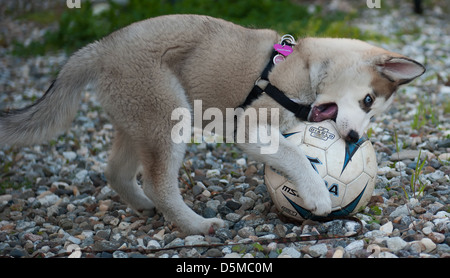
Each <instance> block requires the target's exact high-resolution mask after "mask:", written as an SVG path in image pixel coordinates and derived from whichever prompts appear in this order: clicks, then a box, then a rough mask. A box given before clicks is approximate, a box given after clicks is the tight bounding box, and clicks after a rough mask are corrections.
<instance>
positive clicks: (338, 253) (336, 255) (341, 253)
mask: <svg viewBox="0 0 450 278" xmlns="http://www.w3.org/2000/svg"><path fill="white" fill-rule="evenodd" d="M343 257H344V248H343V247H342V246H338V247H337V248H336V251H334V254H333V258H343Z"/></svg>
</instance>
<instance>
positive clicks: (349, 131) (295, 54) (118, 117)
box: [0, 15, 425, 234]
mask: <svg viewBox="0 0 450 278" xmlns="http://www.w3.org/2000/svg"><path fill="white" fill-rule="evenodd" d="M280 43H283V40H282V39H281V36H280V35H279V34H277V33H276V32H275V31H273V30H255V29H248V28H244V27H241V26H238V25H235V24H233V23H230V22H227V21H224V20H221V19H216V18H211V17H207V16H197V15H170V16H162V17H157V18H153V19H148V20H144V21H140V22H136V23H134V24H131V25H129V26H128V27H125V28H122V29H120V30H118V31H116V32H114V33H112V34H110V35H109V36H107V37H105V38H103V39H101V40H99V41H96V42H94V43H91V44H89V45H87V46H85V47H84V48H82V49H80V50H79V51H77V52H75V53H74V54H73V55H72V56H71V57H70V58H69V59H68V61H67V63H66V64H65V65H64V67H62V69H61V71H60V72H59V74H58V76H57V78H56V80H55V81H54V82H53V84H52V85H51V86H50V88H49V89H48V91H47V92H46V93H45V94H44V95H43V97H42V98H40V99H39V100H38V101H37V102H36V103H34V104H33V105H31V106H28V107H26V108H23V109H17V110H10V111H8V112H3V113H0V145H17V146H23V145H30V144H38V143H40V142H43V141H44V140H47V139H49V138H52V137H53V136H55V135H56V134H57V133H58V132H60V131H63V130H64V129H66V128H67V127H68V126H69V125H70V123H71V120H72V119H73V118H74V117H75V114H76V112H77V107H78V105H79V104H80V99H81V93H82V92H83V89H84V88H85V86H86V85H87V84H88V83H90V84H92V85H93V86H94V88H95V90H96V92H97V96H98V100H99V101H100V103H101V105H102V107H103V109H104V111H105V112H106V113H107V114H108V116H109V118H110V121H111V122H112V123H113V124H114V127H115V132H116V134H115V138H114V143H113V146H112V152H111V155H110V157H109V163H108V167H107V170H106V177H107V179H108V182H109V184H110V186H111V187H112V188H113V189H114V190H115V191H116V192H117V193H118V194H119V195H120V196H121V198H122V199H123V200H124V201H125V202H126V203H128V204H129V205H130V206H131V207H132V208H133V209H135V210H136V211H138V212H144V211H148V210H153V209H154V208H155V207H156V208H157V209H159V210H160V211H162V212H163V213H164V215H165V217H166V218H167V219H168V220H170V221H172V222H174V223H175V224H176V225H178V226H179V227H180V228H181V230H182V231H184V232H185V233H187V234H198V233H201V234H208V233H212V232H214V229H217V228H219V227H223V226H224V221H223V220H221V219H218V218H209V219H205V218H203V217H201V216H199V215H197V214H196V213H195V212H194V211H192V209H191V208H189V207H188V206H187V205H186V204H185V203H184V201H183V199H182V196H181V194H180V191H179V188H178V181H177V175H178V171H179V168H180V166H181V163H182V161H183V158H184V154H185V150H186V146H185V144H183V143H175V142H174V141H173V140H172V138H171V130H172V128H173V127H174V125H176V124H177V121H174V120H173V119H172V118H171V117H172V112H173V111H174V110H175V109H177V108H186V109H189V111H192V109H193V103H194V101H195V100H201V101H202V109H203V111H205V110H206V109H208V108H217V109H219V111H222V112H223V113H224V114H225V113H226V109H227V108H236V107H239V106H242V104H243V103H244V102H245V101H246V99H247V97H248V95H249V92H250V91H252V89H253V88H254V87H255V81H257V80H258V79H259V78H260V77H261V74H262V72H263V70H264V69H265V68H267V67H266V65H269V64H271V67H269V69H270V71H269V72H268V73H267V77H266V80H263V81H265V82H257V85H258V86H259V87H261V88H262V89H261V90H263V91H264V90H266V89H265V88H267V87H266V86H271V88H275V89H276V90H277V91H278V92H281V94H282V95H283V96H285V98H287V99H288V100H289V101H291V102H294V103H296V104H301V105H304V106H306V107H310V109H309V110H308V113H307V114H306V116H305V117H303V118H302V117H300V119H299V118H298V117H296V114H295V113H293V112H292V111H291V110H289V109H286V108H285V105H283V104H281V103H280V102H279V101H277V100H275V99H274V98H273V97H271V96H269V95H268V94H265V93H262V94H260V95H259V96H258V97H256V98H255V99H253V100H252V101H251V102H250V103H249V104H248V105H246V106H245V107H244V108H245V109H250V108H252V109H259V108H277V109H279V110H278V111H279V120H278V122H277V123H276V124H277V127H278V129H279V131H278V137H279V138H278V140H279V146H278V150H277V151H276V152H273V153H269V154H262V153H261V148H262V147H263V144H262V143H260V142H256V143H250V142H242V143H240V144H239V145H240V147H241V148H242V149H243V150H244V151H245V152H247V153H248V154H249V155H251V156H253V157H254V158H255V159H257V160H259V161H261V162H264V163H268V164H270V165H272V166H273V167H274V168H276V169H278V170H280V171H282V172H284V173H285V174H286V175H288V176H289V177H290V179H291V180H292V181H293V182H294V184H295V185H296V187H297V191H298V193H299V195H300V196H301V197H302V198H303V199H304V200H305V202H306V207H307V209H310V210H311V211H312V212H313V213H314V214H316V215H327V214H328V213H329V212H330V211H331V200H330V197H329V193H328V191H327V188H326V187H325V186H324V183H323V180H322V179H321V178H320V176H319V175H318V174H317V173H316V172H315V171H314V170H313V168H312V167H310V165H309V161H308V160H307V158H306V157H305V155H304V154H303V153H302V151H301V150H300V149H299V148H297V147H296V146H295V145H294V144H293V143H291V142H289V141H288V140H286V139H284V137H283V136H281V133H282V132H283V131H285V130H287V129H289V128H291V127H293V126H294V125H295V124H296V123H298V121H299V120H309V121H322V120H325V119H333V120H335V121H336V124H337V127H338V130H339V132H340V134H341V135H342V136H343V137H344V138H347V139H348V140H350V141H355V140H357V139H358V138H359V137H360V136H361V135H362V134H363V132H364V131H365V130H366V128H367V127H368V125H369V121H370V119H371V118H372V117H373V116H374V115H376V114H379V113H383V111H385V110H386V108H387V107H388V106H389V105H390V104H391V102H392V100H393V97H394V92H395V91H396V89H397V88H398V86H400V85H402V84H405V83H408V82H410V81H411V80H413V79H414V78H416V77H418V76H420V75H421V74H423V72H424V71H425V68H424V67H423V66H422V65H421V64H419V63H418V62H416V61H414V60H412V59H410V58H407V57H404V56H402V55H400V54H396V53H393V52H390V51H387V50H384V49H381V48H378V47H375V46H372V45H370V44H367V43H365V42H362V41H358V40H353V39H329V38H304V39H300V40H299V41H298V42H294V41H293V40H290V41H288V43H289V45H290V46H291V48H292V51H290V52H289V53H288V54H289V55H288V54H285V53H281V52H282V50H279V53H278V54H284V55H282V56H283V57H281V58H282V59H281V60H277V61H276V62H274V63H272V58H273V55H272V54H273V52H274V45H276V44H280ZM283 46H284V43H283ZM278 54H277V55H278ZM278 58H280V57H279V56H278ZM243 124H245V120H242V117H240V118H239V117H238V120H237V127H238V128H239V127H240V126H241V125H243ZM271 124H274V123H271V122H270V121H267V122H266V123H265V124H260V125H257V126H254V127H249V128H246V132H247V133H248V134H251V133H252V132H253V133H255V132H256V133H257V132H258V131H259V130H260V129H265V130H270V126H271ZM293 165H299V166H296V167H292V166H293ZM139 166H142V168H141V169H142V177H143V186H142V187H140V186H139V185H138V184H137V182H136V174H137V171H138V168H140V167H139ZM298 169H302V171H298Z"/></svg>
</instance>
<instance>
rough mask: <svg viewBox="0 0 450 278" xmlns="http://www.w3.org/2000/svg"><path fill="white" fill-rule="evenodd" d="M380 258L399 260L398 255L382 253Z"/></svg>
mask: <svg viewBox="0 0 450 278" xmlns="http://www.w3.org/2000/svg"><path fill="white" fill-rule="evenodd" d="M378 258H384V259H395V258H398V257H397V256H396V255H394V254H392V253H391V252H381V253H380V254H379V255H378Z"/></svg>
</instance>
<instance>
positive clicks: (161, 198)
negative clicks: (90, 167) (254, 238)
mask: <svg viewBox="0 0 450 278" xmlns="http://www.w3.org/2000/svg"><path fill="white" fill-rule="evenodd" d="M149 141H151V142H152V143H151V144H145V145H143V146H142V148H140V154H141V155H142V158H141V160H142V164H143V179H144V192H145V193H146V194H147V196H149V197H151V198H152V200H153V201H154V203H155V205H156V208H157V209H158V210H160V211H161V212H162V213H163V214H164V216H165V217H166V219H167V220H169V221H172V222H173V223H174V224H176V225H177V226H178V227H179V228H180V229H181V230H182V231H183V232H184V233H186V234H206V235H207V234H210V233H213V232H214V231H215V229H217V228H220V227H223V226H224V222H223V221H222V220H220V219H218V218H208V219H205V218H203V217H201V216H200V215H198V214H196V213H195V212H194V211H193V210H192V209H191V208H189V207H188V206H187V205H186V203H185V202H184V201H183V198H182V196H181V194H180V190H179V187H178V172H179V169H180V166H181V163H182V162H183V158H184V155H185V150H186V145H185V144H175V143H173V142H172V141H171V139H170V134H169V133H166V136H163V135H162V134H160V135H158V136H155V137H153V138H151V139H150V140H149ZM155 141H157V142H155Z"/></svg>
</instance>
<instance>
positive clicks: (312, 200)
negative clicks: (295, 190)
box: [302, 177, 332, 216]
mask: <svg viewBox="0 0 450 278" xmlns="http://www.w3.org/2000/svg"><path fill="white" fill-rule="evenodd" d="M314 181H316V182H311V183H309V184H308V186H307V188H306V190H303V196H302V198H303V201H304V203H305V206H306V208H307V209H309V210H310V211H311V212H312V213H313V214H314V215H317V216H327V215H328V214H329V213H330V212H331V207H332V204H331V198H330V193H329V192H328V189H327V187H326V186H325V183H324V181H323V179H322V178H320V177H319V179H317V180H316V179H314Z"/></svg>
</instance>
